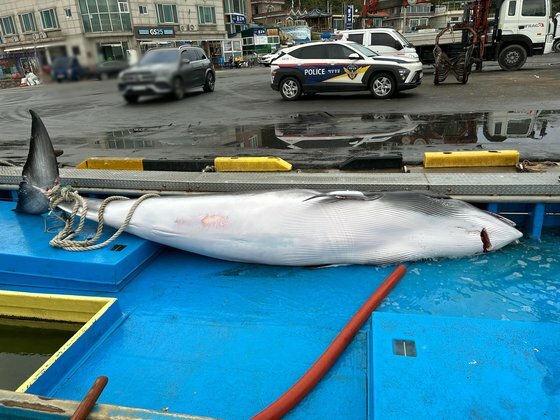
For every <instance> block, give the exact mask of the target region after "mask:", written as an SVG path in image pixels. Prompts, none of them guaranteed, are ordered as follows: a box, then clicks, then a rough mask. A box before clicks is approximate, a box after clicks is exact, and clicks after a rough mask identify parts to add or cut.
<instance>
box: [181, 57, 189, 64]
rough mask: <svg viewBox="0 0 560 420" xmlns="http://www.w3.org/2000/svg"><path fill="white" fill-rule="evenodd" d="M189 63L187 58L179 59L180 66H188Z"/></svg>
mask: <svg viewBox="0 0 560 420" xmlns="http://www.w3.org/2000/svg"><path fill="white" fill-rule="evenodd" d="M190 62H191V60H189V59H188V58H183V59H181V64H189V63H190Z"/></svg>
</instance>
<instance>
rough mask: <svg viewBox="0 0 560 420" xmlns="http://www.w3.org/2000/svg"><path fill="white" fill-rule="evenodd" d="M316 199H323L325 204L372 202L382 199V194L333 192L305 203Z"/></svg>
mask: <svg viewBox="0 0 560 420" xmlns="http://www.w3.org/2000/svg"><path fill="white" fill-rule="evenodd" d="M316 198H323V200H322V201H323V202H324V201H325V200H326V201H332V202H334V201H338V200H358V201H372V200H377V199H379V198H381V194H376V193H370V194H364V193H363V192H361V191H350V190H347V191H331V192H328V193H324V194H317V195H313V196H311V197H309V198H306V199H305V200H303V201H309V200H313V199H316Z"/></svg>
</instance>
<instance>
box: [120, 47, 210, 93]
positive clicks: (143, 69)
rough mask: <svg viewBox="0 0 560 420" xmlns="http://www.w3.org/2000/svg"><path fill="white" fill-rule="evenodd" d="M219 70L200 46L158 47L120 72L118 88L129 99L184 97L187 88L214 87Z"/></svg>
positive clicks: (205, 90)
mask: <svg viewBox="0 0 560 420" xmlns="http://www.w3.org/2000/svg"><path fill="white" fill-rule="evenodd" d="M215 83H216V73H215V72H214V67H213V65H212V62H211V61H210V60H209V59H208V57H206V54H205V53H204V51H203V50H202V49H201V48H197V47H190V46H189V47H187V46H184V47H179V48H156V49H152V50H149V51H148V52H146V54H145V55H144V56H143V57H142V59H141V60H140V62H139V63H138V64H137V65H135V66H134V67H131V68H130V69H128V70H125V71H123V72H121V73H120V74H119V90H120V92H121V93H122V94H123V96H124V98H125V99H126V101H127V102H129V103H135V102H137V101H138V97H140V96H144V95H171V96H172V97H173V98H175V99H182V98H183V96H184V95H185V90H187V89H192V88H198V87H201V88H202V89H204V92H212V91H214V86H215Z"/></svg>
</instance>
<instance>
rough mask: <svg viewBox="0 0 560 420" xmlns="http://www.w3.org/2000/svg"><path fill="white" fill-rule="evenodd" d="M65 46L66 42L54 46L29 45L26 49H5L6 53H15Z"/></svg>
mask: <svg viewBox="0 0 560 420" xmlns="http://www.w3.org/2000/svg"><path fill="white" fill-rule="evenodd" d="M64 46H66V44H65V43H64V42H56V43H52V44H40V45H28V46H26V47H13V48H5V49H4V52H14V51H24V50H34V49H35V48H37V49H39V48H49V47H64Z"/></svg>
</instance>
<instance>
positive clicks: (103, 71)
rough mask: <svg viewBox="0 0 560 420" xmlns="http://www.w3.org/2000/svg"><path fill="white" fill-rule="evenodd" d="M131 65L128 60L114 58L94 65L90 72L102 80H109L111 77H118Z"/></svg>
mask: <svg viewBox="0 0 560 420" xmlns="http://www.w3.org/2000/svg"><path fill="white" fill-rule="evenodd" d="M128 67H129V65H128V62H127V61H126V60H112V61H103V62H101V63H99V64H97V65H96V66H94V67H93V68H92V69H91V70H90V73H91V75H92V76H93V77H95V78H97V79H100V80H107V79H109V78H110V77H116V76H118V75H119V73H120V72H121V71H123V70H126V69H127V68H128Z"/></svg>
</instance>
